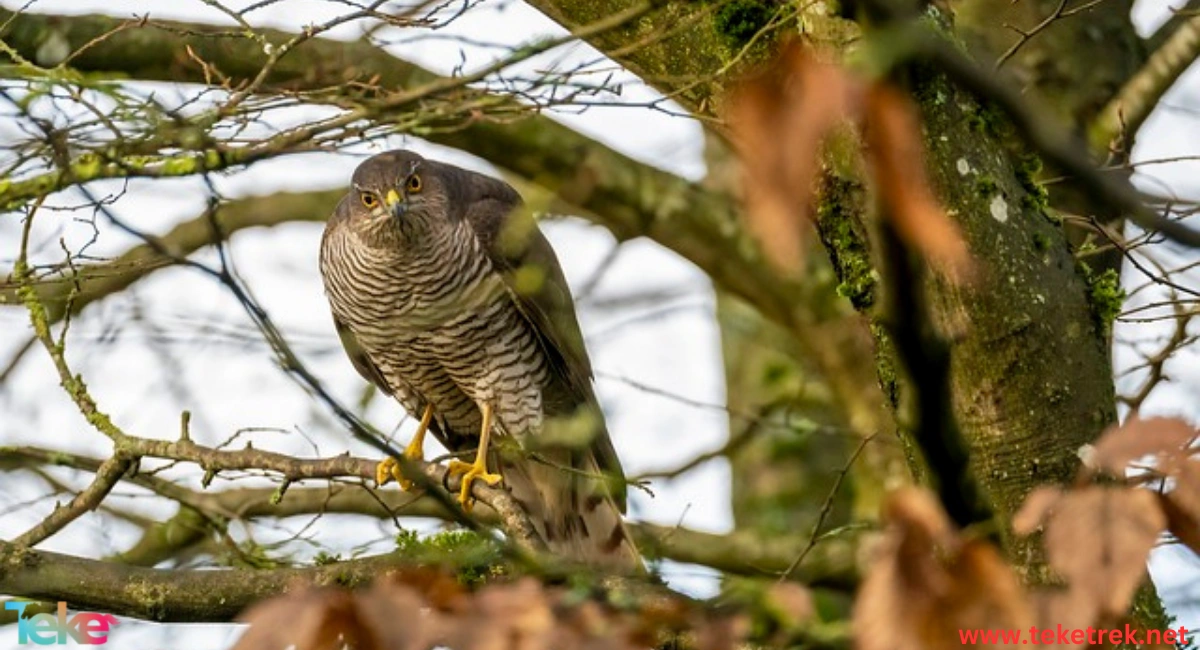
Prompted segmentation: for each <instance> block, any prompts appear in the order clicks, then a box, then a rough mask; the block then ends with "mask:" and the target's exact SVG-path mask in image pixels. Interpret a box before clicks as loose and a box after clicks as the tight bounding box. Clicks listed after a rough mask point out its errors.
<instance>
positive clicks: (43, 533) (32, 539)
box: [13, 454, 132, 546]
mask: <svg viewBox="0 0 1200 650" xmlns="http://www.w3.org/2000/svg"><path fill="white" fill-rule="evenodd" d="M130 465H132V459H130V458H129V457H128V456H126V455H124V454H114V455H113V456H112V458H109V459H108V460H106V461H104V462H103V463H102V464H101V465H100V467H98V468H96V477H95V479H93V480H92V483H91V485H89V486H88V487H87V489H85V490H84V491H82V492H80V493H79V494H77V495H75V498H74V499H71V503H69V504H67V506H66V507H61V506H55V508H54V512H52V513H50V516H49V517H46V518H45V519H43V520H42V521H41V522H39V523H38V524H37V525H35V526H34V527H33V528H30V529H29V530H27V531H25V533H23V534H21V535H18V536H17V537H16V539H14V540H13V544H16V545H18V546H34V545H35V544H38V543H39V542H41V541H43V540H45V539H46V538H48V537H50V536H51V535H53V534H54V533H57V532H58V531H60V530H62V529H63V528H64V527H65V526H66V525H67V524H69V523H71V522H72V521H75V520H76V519H78V518H79V517H80V516H81V515H83V513H85V512H88V511H91V510H95V509H96V507H98V506H99V505H100V502H101V501H103V500H104V497H106V496H108V493H109V492H111V491H112V489H113V486H115V485H116V484H117V482H118V481H120V480H121V475H122V474H124V473H125V471H126V470H128V469H129V467H130Z"/></svg>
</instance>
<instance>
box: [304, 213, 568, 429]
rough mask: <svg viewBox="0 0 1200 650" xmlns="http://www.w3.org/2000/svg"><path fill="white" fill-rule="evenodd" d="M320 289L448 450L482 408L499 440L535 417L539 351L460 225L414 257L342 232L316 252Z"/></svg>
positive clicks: (541, 365)
mask: <svg viewBox="0 0 1200 650" xmlns="http://www.w3.org/2000/svg"><path fill="white" fill-rule="evenodd" d="M321 269H322V276H323V277H324V281H325V290H326V293H327V294H328V296H329V300H330V305H331V306H332V308H333V312H334V315H335V316H336V317H337V318H338V319H339V320H341V321H342V322H344V323H346V324H347V325H348V326H349V327H350V329H351V331H352V332H353V333H354V335H355V337H356V338H357V339H358V342H359V343H360V344H361V345H362V346H363V347H364V349H365V350H366V351H367V354H368V355H369V356H370V358H371V360H372V361H373V362H374V363H375V365H376V366H378V367H379V369H380V371H381V372H382V374H383V376H384V377H385V378H386V380H387V381H388V383H389V387H390V388H391V389H392V392H393V393H394V394H395V395H396V397H397V399H398V400H399V401H400V402H401V404H402V405H403V406H404V407H405V409H406V410H408V411H409V412H410V413H412V414H414V415H416V414H419V413H420V412H421V411H422V410H423V408H424V406H425V405H426V404H431V405H432V406H433V409H434V413H435V417H436V418H437V420H438V422H439V424H441V425H442V429H443V434H444V437H445V438H446V440H443V441H442V442H443V443H444V444H446V446H447V447H448V448H450V449H451V450H458V449H460V448H463V447H466V446H468V445H471V444H473V440H474V438H475V437H476V436H478V433H479V427H480V425H481V414H480V408H481V407H482V406H483V405H484V404H490V405H491V406H492V407H493V408H494V410H495V414H496V421H497V423H498V425H499V428H500V431H499V433H501V434H508V435H516V436H520V435H522V434H524V433H526V432H530V431H535V430H537V428H538V427H540V425H541V422H542V418H543V404H542V387H543V385H544V384H545V383H546V381H547V379H548V377H549V370H548V366H547V363H546V359H545V357H544V353H543V351H542V349H541V347H540V345H539V344H538V339H537V337H536V335H535V333H534V332H533V330H532V328H531V326H530V325H529V323H528V322H527V321H526V320H525V318H524V317H523V316H522V315H521V314H520V312H519V311H518V309H517V307H516V304H515V303H514V301H513V300H512V298H511V296H510V295H509V292H508V289H507V287H506V285H505V283H504V281H503V279H502V278H501V277H500V276H499V275H498V274H497V273H496V272H495V270H494V269H493V267H492V264H491V261H490V260H489V258H488V256H487V254H486V253H485V252H484V251H483V250H482V249H481V247H480V246H479V244H478V241H477V240H476V238H475V237H474V235H473V234H472V233H471V232H470V231H469V230H466V227H465V226H463V225H460V226H459V227H458V228H457V229H456V230H450V229H447V230H446V231H444V232H443V233H441V236H440V237H439V238H437V239H436V240H435V241H432V242H425V243H424V245H423V246H422V247H421V250H420V251H415V250H414V251H402V250H393V249H390V248H389V249H379V248H371V247H369V246H366V245H364V244H363V243H361V242H359V241H357V235H356V234H355V233H354V232H352V231H351V230H350V229H347V228H343V229H339V230H335V231H332V232H331V233H330V234H329V236H328V238H327V240H326V241H325V242H324V243H323V245H322V249H321Z"/></svg>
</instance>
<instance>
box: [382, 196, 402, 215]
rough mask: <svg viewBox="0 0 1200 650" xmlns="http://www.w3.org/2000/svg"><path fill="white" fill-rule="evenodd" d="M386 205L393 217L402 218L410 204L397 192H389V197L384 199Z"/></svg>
mask: <svg viewBox="0 0 1200 650" xmlns="http://www.w3.org/2000/svg"><path fill="white" fill-rule="evenodd" d="M383 201H384V205H385V206H386V207H387V210H388V212H390V213H391V215H392V216H393V217H396V218H400V217H403V216H404V213H405V212H406V211H407V210H408V204H407V203H405V202H404V197H402V196H400V193H399V192H397V191H396V190H388V193H387V196H385V197H383Z"/></svg>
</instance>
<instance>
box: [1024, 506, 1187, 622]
mask: <svg viewBox="0 0 1200 650" xmlns="http://www.w3.org/2000/svg"><path fill="white" fill-rule="evenodd" d="M1166 525H1167V520H1166V516H1165V515H1163V512H1162V510H1161V509H1160V508H1159V505H1158V500H1157V498H1156V497H1155V495H1154V493H1153V492H1150V491H1148V490H1142V489H1135V488H1118V487H1101V486H1090V487H1085V488H1080V489H1076V490H1071V491H1069V492H1066V493H1065V494H1063V496H1062V498H1061V499H1059V501H1058V503H1056V504H1055V506H1054V512H1053V513H1052V514H1051V516H1050V517H1049V519H1048V521H1047V523H1046V536H1045V544H1046V555H1047V559H1048V560H1049V564H1050V566H1051V567H1053V568H1054V570H1055V571H1057V572H1058V573H1059V574H1060V575H1062V577H1063V578H1065V579H1066V580H1067V583H1068V585H1069V586H1070V588H1071V590H1072V591H1073V592H1077V593H1082V594H1088V595H1090V596H1091V597H1092V598H1095V599H1096V604H1097V605H1098V608H1099V610H1100V613H1101V614H1107V615H1111V616H1120V615H1122V614H1124V613H1125V610H1126V609H1127V608H1128V607H1129V602H1130V599H1132V598H1133V593H1134V591H1135V590H1136V589H1137V587H1138V585H1139V584H1140V583H1141V581H1142V578H1143V576H1144V575H1145V571H1146V559H1147V557H1148V556H1149V554H1150V549H1151V548H1153V547H1154V544H1155V542H1157V541H1158V537H1159V535H1161V534H1162V532H1163V530H1164V529H1165V528H1166Z"/></svg>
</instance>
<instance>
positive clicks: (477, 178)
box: [466, 174, 625, 511]
mask: <svg viewBox="0 0 1200 650" xmlns="http://www.w3.org/2000/svg"><path fill="white" fill-rule="evenodd" d="M472 175H473V176H474V178H473V179H472V186H473V188H472V189H473V190H474V192H473V196H472V197H471V199H472V200H471V201H470V203H469V207H468V208H467V211H466V219H467V221H468V222H469V223H470V224H471V226H472V228H473V229H474V231H475V234H476V236H477V237H478V238H479V240H480V243H482V244H483V247H484V249H485V250H487V252H488V255H489V257H490V258H491V262H492V265H493V267H495V268H496V269H497V270H498V271H499V272H500V273H501V275H502V276H503V278H504V281H505V283H506V284H507V285H508V288H509V294H510V295H511V296H512V297H513V300H514V301H515V302H516V304H517V308H518V310H519V311H520V312H521V314H522V315H523V316H524V317H525V319H526V320H527V321H528V322H529V323H530V325H532V326H533V330H534V332H535V333H536V334H537V336H538V339H539V342H540V343H541V345H542V349H543V350H544V351H545V352H546V357H547V361H548V363H549V364H550V367H551V370H552V372H553V373H554V374H555V375H556V376H557V377H558V378H559V379H561V380H562V381H563V382H565V384H566V386H567V387H568V388H569V390H570V393H571V396H572V398H573V402H574V406H579V405H584V404H586V405H588V406H590V407H591V408H594V409H595V411H596V413H597V415H600V416H601V418H602V417H603V414H602V413H600V406H599V404H598V403H597V401H596V396H595V393H594V391H593V389H592V364H591V361H590V360H589V359H588V355H587V348H586V347H585V346H584V342H583V334H582V332H581V331H580V329H579V320H578V319H577V317H576V315H575V302H574V298H573V297H572V296H571V289H570V287H569V286H568V285H567V279H566V277H565V276H564V275H563V271H562V266H560V265H559V263H558V257H557V256H556V255H555V254H554V248H553V247H552V246H550V242H549V240H547V239H546V236H545V235H543V234H542V232H541V230H539V229H538V227H537V222H536V220H534V218H533V215H532V214H530V212H529V211H528V210H525V209H523V208H522V206H521V198H520V195H518V194H517V192H516V190H514V189H512V187H510V186H509V185H508V184H507V183H504V182H503V181H499V180H496V179H494V178H490V177H488V176H483V175H481V174H472ZM592 453H593V454H594V455H595V457H596V462H597V464H598V465H599V468H600V470H601V471H602V472H604V473H606V474H608V475H611V476H613V477H616V478H618V479H619V478H623V477H624V472H623V470H622V469H621V461H620V459H619V458H618V457H617V452H616V449H614V448H613V444H612V439H611V438H610V437H609V435H608V431H607V429H604V428H601V430H600V432H599V433H598V434H597V435H596V437H595V438H594V439H593V440H592ZM614 497H615V498H616V501H617V503H618V504H619V505H620V507H621V510H622V511H624V509H625V494H624V487H623V484H622V486H621V488H620V489H619V490H617V491H616V493H615V494H614Z"/></svg>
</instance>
